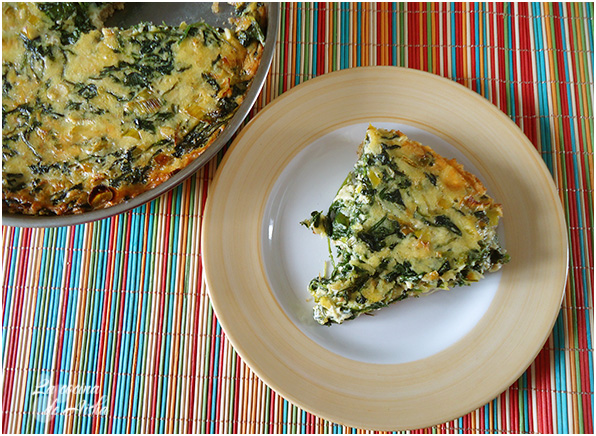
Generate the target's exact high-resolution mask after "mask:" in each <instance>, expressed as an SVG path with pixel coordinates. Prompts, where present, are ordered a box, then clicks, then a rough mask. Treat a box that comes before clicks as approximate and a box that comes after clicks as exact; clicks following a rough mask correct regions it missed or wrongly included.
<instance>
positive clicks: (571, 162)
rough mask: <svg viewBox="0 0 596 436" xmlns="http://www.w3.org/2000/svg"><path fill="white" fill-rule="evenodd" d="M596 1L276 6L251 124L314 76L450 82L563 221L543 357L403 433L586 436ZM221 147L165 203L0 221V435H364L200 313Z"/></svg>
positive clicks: (590, 390)
mask: <svg viewBox="0 0 596 436" xmlns="http://www.w3.org/2000/svg"><path fill="white" fill-rule="evenodd" d="M593 16H594V6H593V4H592V3H519V4H509V3H498V4H494V3H490V4H485V3H407V4H405V3H358V4H356V3H286V4H282V5H281V26H280V31H279V35H278V42H277V52H276V54H275V57H274V60H273V65H272V68H271V71H270V74H269V76H268V78H267V82H266V84H265V87H264V89H263V91H262V93H261V95H260V97H259V100H258V101H257V104H256V106H255V108H254V110H253V111H252V113H251V116H254V115H255V114H256V113H257V112H258V111H259V110H260V109H261V108H263V107H264V106H265V105H266V104H267V103H269V102H270V101H272V100H273V99H274V98H275V97H277V96H278V95H280V94H282V93H283V92H285V91H287V90H289V89H290V88H292V87H294V86H296V85H298V84H300V83H302V82H304V81H306V80H308V79H310V78H312V77H315V76H319V75H321V74H325V73H326V72H329V71H333V70H338V69H343V68H350V67H357V66H361V65H398V66H405V67H409V68H415V69H421V70H425V71H430V72H432V73H435V74H438V75H441V76H445V77H448V78H450V79H452V80H454V81H457V82H459V83H461V84H463V85H464V86H466V87H468V88H471V89H472V90H474V91H476V92H478V93H479V94H481V95H482V96H484V97H485V98H486V99H488V100H489V101H491V102H492V103H494V104H495V105H496V106H497V107H499V108H500V109H501V110H502V111H503V112H505V113H506V114H508V115H509V116H510V117H511V118H512V119H513V120H514V121H515V123H517V124H518V125H519V127H520V128H521V129H522V130H523V131H524V132H525V134H526V135H527V136H528V138H529V139H530V140H531V141H532V143H533V144H534V145H535V147H536V149H537V150H538V151H539V152H540V153H541V155H542V157H543V159H544V161H545V163H546V165H547V166H548V168H549V170H550V171H551V173H552V176H553V178H554V181H555V183H556V186H557V188H558V192H559V195H560V198H561V202H562V204H563V206H564V209H565V212H566V218H567V222H568V238H569V244H570V248H571V251H570V254H571V255H570V264H569V278H568V282H567V288H566V293H565V298H564V301H563V304H562V308H561V312H560V314H559V316H558V319H557V321H556V324H555V327H554V330H553V332H552V334H551V335H550V337H549V338H548V341H547V343H546V344H545V345H544V348H543V349H542V351H541V352H540V354H539V355H538V357H537V358H536V360H535V361H534V362H533V363H532V364H531V366H530V367H529V368H528V369H527V371H526V372H525V373H524V374H523V375H522V376H521V377H520V378H519V380H517V381H516V382H515V383H514V384H513V385H512V386H511V387H509V388H508V389H507V390H506V391H505V392H503V393H502V394H500V395H499V396H498V397H497V398H495V399H494V400H493V401H491V402H490V403H488V404H486V405H484V406H482V407H480V408H479V409H477V410H474V411H472V412H471V413H469V414H468V415H465V416H463V417H461V418H458V419H455V420H453V421H450V422H446V423H444V424H441V425H437V426H435V427H432V428H427V429H421V430H414V431H413V432H415V433H445V432H455V433H469V432H478V433H510V432H512V433H593V431H594V426H593V420H594V417H593V415H592V413H593V412H592V410H593V407H594V373H593V360H592V359H593V357H592V352H593V346H592V336H591V334H592V331H593V330H592V329H593V322H594V316H593V309H594V306H593V301H594V284H593V273H594V259H593V249H594V245H593V244H594V222H593V219H594V217H593V211H594V203H593V195H594V190H593V186H594V151H593V142H594V112H593V92H594V82H593V78H594V46H593V41H594V34H593V31H594V29H593V20H594V18H593ZM222 154H223V152H222V153H220V155H219V156H218V158H217V159H214V160H213V161H212V162H210V163H209V164H208V165H207V166H206V167H204V168H203V169H202V170H201V171H199V172H198V173H197V174H196V175H195V176H193V177H192V178H191V179H190V180H188V181H186V182H185V183H184V184H183V185H181V186H179V187H178V188H176V189H174V190H173V191H172V192H170V193H169V194H167V195H164V196H162V197H161V198H158V199H157V200H155V201H153V202H152V203H150V204H147V205H145V206H143V207H140V208H137V209H135V210H133V211H131V212H129V213H125V214H122V215H120V216H116V217H114V218H111V219H107V220H103V221H99V222H94V223H90V224H86V225H80V226H76V227H69V228H51V229H25V228H23V229H21V228H9V227H3V229H2V246H3V251H2V255H3V260H2V262H3V271H4V276H3V283H2V284H3V287H2V289H3V292H2V304H3V323H2V337H3V341H2V365H3V381H2V383H3V384H2V400H3V401H2V431H3V433H7V432H160V433H161V432H185V433H186V432H200V433H215V432H226V433H232V432H233V433H257V432H258V433H274V432H275V433H314V432H316V433H361V432H364V431H363V430H361V429H355V428H349V427H345V426H341V425H339V424H336V423H332V422H328V421H325V420H324V419H322V418H320V417H317V416H316V415H313V414H310V413H307V412H305V411H304V410H302V409H300V408H298V407H296V406H295V405H293V404H291V403H290V402H288V401H287V400H285V399H284V398H282V397H281V396H280V395H278V394H277V393H276V392H274V391H273V390H271V389H270V388H269V387H267V386H266V385H265V384H264V383H263V382H262V381H261V380H260V379H259V378H258V377H257V376H255V374H254V373H253V372H251V370H250V369H249V368H248V367H247V365H246V364H245V363H244V362H243V360H242V359H241V358H240V357H239V356H238V355H237V354H236V352H235V351H234V349H233V348H232V347H231V345H230V343H229V342H228V340H227V339H226V335H225V332H224V331H223V330H222V329H221V327H220V325H219V323H218V321H217V317H216V315H215V313H214V312H213V310H212V307H211V305H210V302H209V297H208V295H207V291H206V289H205V285H204V280H203V271H202V266H201V251H200V243H199V241H200V236H201V221H202V217H203V210H204V206H205V200H206V197H207V195H208V194H207V190H208V187H209V184H210V183H211V179H212V177H213V174H214V171H215V169H216V167H217V165H218V162H219V160H220V158H221V156H222Z"/></svg>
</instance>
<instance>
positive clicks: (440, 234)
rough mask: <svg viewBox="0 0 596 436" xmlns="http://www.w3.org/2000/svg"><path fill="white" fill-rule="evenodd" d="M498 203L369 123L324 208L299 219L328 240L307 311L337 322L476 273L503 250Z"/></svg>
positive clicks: (443, 162)
mask: <svg viewBox="0 0 596 436" xmlns="http://www.w3.org/2000/svg"><path fill="white" fill-rule="evenodd" d="M501 215H502V211H501V207H500V205H498V204H496V203H495V202H494V201H493V200H492V199H491V198H490V197H489V196H488V195H487V194H486V189H485V187H484V186H483V185H482V183H481V182H480V181H479V180H478V179H477V178H476V177H475V176H474V175H472V174H470V173H468V172H466V171H465V170H464V169H463V167H462V166H461V165H460V164H458V163H457V162H456V161H455V160H448V159H445V158H443V157H442V156H440V155H438V154H437V153H435V152H434V151H433V150H432V149H430V148H429V147H426V146H424V145H422V144H420V143H418V142H416V141H412V140H409V139H408V138H407V137H406V136H405V135H404V134H403V133H401V132H395V131H388V130H380V129H376V128H374V127H372V126H371V127H369V129H368V130H367V134H366V139H365V141H364V142H363V144H362V146H361V156H360V158H359V160H358V162H357V163H356V165H355V167H354V170H353V171H352V172H351V173H350V174H349V176H348V178H347V179H346V181H345V182H344V185H343V186H342V187H341V188H340V190H339V192H338V194H337V196H336V198H335V199H334V201H333V203H332V204H331V206H330V208H329V212H328V213H327V215H323V214H321V213H319V212H313V215H312V218H311V219H310V220H307V221H305V224H306V225H308V226H309V227H311V228H312V229H313V230H314V231H315V232H316V233H320V234H323V235H327V236H328V237H329V238H330V239H331V240H332V241H333V243H334V244H335V245H336V247H337V249H338V253H339V259H338V261H337V262H336V268H335V269H334V271H333V272H332V274H331V276H330V277H319V278H316V279H314V280H313V281H312V282H311V284H310V286H309V290H310V292H311V293H312V295H313V296H314V298H315V302H316V306H315V310H314V313H315V319H316V320H317V321H318V322H320V323H321V324H327V323H330V322H336V323H341V322H343V321H344V320H347V319H352V318H354V317H356V316H358V315H360V314H361V313H365V312H369V311H371V310H374V309H378V308H380V307H383V306H385V305H387V304H389V303H391V302H393V301H397V300H400V299H403V298H406V297H410V296H417V295H420V294H424V293H429V292H432V291H435V290H437V289H448V288H449V287H452V286H456V285H465V284H469V283H471V282H474V281H477V280H479V279H480V278H481V277H482V276H483V274H484V273H485V272H487V271H492V270H495V269H498V268H500V266H501V264H502V263H504V262H506V261H507V260H508V256H507V255H506V254H505V252H504V251H503V249H502V248H501V247H500V245H499V242H498V240H497V236H496V227H497V225H498V220H499V217H500V216H501Z"/></svg>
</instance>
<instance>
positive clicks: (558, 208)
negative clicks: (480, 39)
mask: <svg viewBox="0 0 596 436" xmlns="http://www.w3.org/2000/svg"><path fill="white" fill-rule="evenodd" d="M390 71H391V73H389V74H393V73H395V74H396V75H398V76H399V75H409V76H417V77H418V78H422V80H430V81H431V82H433V81H436V83H440V84H442V86H447V87H451V88H453V89H457V93H461V94H462V95H466V96H467V98H471V99H472V100H474V101H475V102H476V103H477V104H480V105H481V106H482V107H483V108H484V109H485V110H488V111H489V112H492V115H493V116H495V117H497V118H498V119H499V122H500V123H504V124H506V125H508V127H509V129H510V130H511V131H512V132H513V134H514V136H518V137H519V138H518V139H519V141H520V142H522V143H523V151H525V152H526V153H528V152H529V153H530V156H532V159H533V164H534V165H535V166H536V167H537V170H538V171H539V172H540V175H541V176H542V177H543V178H544V179H546V181H547V185H548V186H541V189H542V190H544V191H547V192H548V193H549V194H550V195H552V196H553V197H554V199H553V200H554V201H553V202H552V204H550V206H554V213H555V215H556V216H557V218H558V220H559V221H558V225H557V226H556V227H557V228H558V230H559V232H558V236H559V237H560V239H558V240H557V241H558V242H559V243H560V244H562V245H564V247H563V249H564V253H563V255H562V256H561V258H564V261H562V262H560V263H559V264H558V265H559V267H560V268H562V269H563V271H562V272H561V273H562V275H561V274H559V276H557V278H558V281H557V286H556V287H555V286H553V288H556V289H558V291H557V294H556V296H558V298H556V300H557V303H556V305H555V304H554V303H553V304H552V305H551V306H552V307H551V309H553V313H552V316H550V317H547V318H550V320H549V323H548V329H544V331H543V332H542V334H541V342H540V344H534V349H533V352H532V353H531V356H529V357H528V358H527V359H525V360H526V362H525V363H524V364H523V365H518V367H517V368H516V370H515V371H511V373H510V375H509V377H508V379H507V381H506V383H501V385H502V386H501V389H500V390H498V391H494V389H493V390H492V391H491V392H488V393H485V394H484V395H483V396H482V399H480V400H478V399H477V400H476V402H475V404H476V407H480V406H482V405H483V404H486V402H487V401H490V400H491V399H492V398H494V397H495V396H497V395H498V394H499V393H500V392H502V391H503V390H505V389H506V388H507V387H508V386H510V385H511V383H513V382H514V381H515V380H516V379H517V378H519V376H520V375H521V374H523V372H524V371H525V370H526V369H527V366H529V365H530V364H531V362H532V361H533V360H534V359H535V358H536V356H537V355H538V353H539V352H540V350H541V349H542V347H543V345H544V343H545V342H546V340H547V339H548V337H549V335H550V333H551V331H552V328H553V326H554V323H555V322H556V318H557V314H558V312H559V310H560V304H561V301H562V299H563V297H564V291H565V283H566V279H567V273H568V259H569V246H568V241H567V238H566V228H567V226H566V221H565V215H564V212H563V208H562V205H561V203H560V199H559V197H558V195H557V190H556V186H555V184H554V180H553V179H552V176H551V174H550V172H549V171H548V168H547V167H546V164H545V163H544V161H543V160H542V158H541V157H540V155H539V153H538V151H537V150H536V149H535V148H534V146H533V145H532V143H531V142H530V141H529V139H528V138H527V137H525V135H524V134H523V132H522V131H521V129H520V128H519V127H518V126H517V125H516V124H515V123H514V122H513V121H512V120H511V119H510V118H509V117H508V116H507V115H506V114H504V113H503V112H501V111H500V110H499V109H498V108H497V107H496V106H494V105H493V104H492V103H490V102H489V101H488V100H486V99H485V98H484V97H482V96H481V95H480V94H477V93H476V92H474V91H472V90H471V89H468V88H466V87H464V86H463V85H461V84H459V83H457V82H454V81H452V80H451V79H448V78H444V77H441V76H437V75H434V74H432V73H428V72H424V71H420V70H413V69H409V68H404V67H384V66H383V67H381V66H372V67H357V68H352V69H346V70H340V71H335V72H331V73H327V74H324V75H322V76H319V77H316V78H313V79H310V80H308V81H307V82H304V83H302V84H300V85H298V86H296V87H294V88H292V89H291V90H289V91H288V92H286V93H284V94H282V95H281V96H280V97H278V98H277V99H275V100H274V101H273V102H272V103H271V104H269V105H268V106H267V107H265V108H264V109H263V110H262V111H260V112H259V114H257V116H256V117H255V118H253V120H251V121H250V123H249V124H248V125H247V126H246V127H245V128H244V129H243V130H242V132H240V134H239V135H238V136H237V138H236V139H235V141H234V143H233V144H232V145H231V147H230V149H229V150H228V152H227V153H226V155H225V156H224V159H223V160H222V162H221V164H220V166H219V168H218V169H217V171H216V174H215V176H214V178H213V181H212V183H211V186H210V189H209V193H210V195H209V196H208V198H207V203H206V207H205V212H204V220H203V227H202V231H201V253H202V254H203V255H202V262H203V268H204V273H205V281H206V284H207V288H208V292H209V295H210V299H211V302H212V305H213V308H214V310H215V312H216V314H217V318H218V320H219V322H220V323H221V325H222V327H223V329H224V331H225V332H226V336H227V337H228V339H229V340H230V342H231V343H232V345H233V347H234V348H235V349H236V351H237V352H238V353H239V354H240V355H241V357H242V358H243V360H244V361H245V362H246V363H247V364H248V366H249V367H250V368H251V369H252V370H253V371H254V372H255V373H256V374H257V375H258V376H259V377H260V378H261V379H262V380H263V381H264V382H265V383H267V384H268V385H269V386H271V387H272V388H273V389H274V390H276V391H277V392H279V393H280V394H281V395H283V396H284V397H285V398H286V399H288V400H290V401H292V402H293V403H294V404H297V405H298V406H299V407H301V408H303V409H304V410H307V411H309V412H311V413H313V414H316V415H318V416H321V417H323V418H325V419H328V420H330V421H335V422H339V423H342V424H346V425H351V426H354V427H360V428H368V429H374V430H396V429H398V430H409V429H413V428H422V427H428V426H430V425H434V424H438V423H441V422H446V421H448V420H449V419H454V418H457V417H459V416H462V415H463V414H465V413H468V412H469V411H471V410H474V408H465V410H464V409H459V410H457V411H453V413H451V414H450V415H449V418H448V419H443V418H444V416H443V418H442V419H440V420H428V422H424V423H423V424H422V425H419V426H412V425H406V426H401V425H400V424H399V423H395V425H390V426H388V425H386V423H385V424H379V425H374V424H373V425H371V423H370V422H363V421H358V420H357V419H353V417H346V416H343V415H341V414H339V415H338V414H333V413H329V412H328V411H323V412H322V411H321V410H319V409H316V408H315V407H312V406H311V404H309V403H305V401H303V400H302V399H301V398H300V397H299V396H298V395H295V394H294V393H292V392H287V391H286V390H285V389H284V388H283V387H281V386H280V383H279V380H278V379H276V378H275V376H271V375H270V374H268V373H267V371H265V370H264V368H261V367H260V366H259V364H257V363H256V362H255V359H254V358H253V356H251V355H250V352H249V351H248V350H247V349H246V347H245V345H244V344H242V343H241V342H240V341H238V340H237V338H235V337H234V335H233V334H230V333H229V332H230V328H229V327H230V324H231V323H230V322H229V319H228V318H227V316H228V315H227V314H226V310H227V309H226V308H225V307H224V306H223V301H220V296H219V295H218V291H216V290H214V289H216V288H218V286H219V285H215V286H214V284H215V283H216V280H217V278H216V277H214V276H213V275H212V272H211V268H212V265H211V264H210V262H211V259H210V255H209V253H210V252H211V250H212V246H213V245H212V244H211V243H210V242H211V241H209V234H210V227H211V226H212V224H211V220H212V219H215V218H212V214H213V213H214V212H213V209H214V207H215V206H214V203H215V200H213V198H214V197H215V195H216V194H214V191H216V190H217V188H218V185H219V184H221V182H220V180H221V178H222V177H223V176H222V174H224V173H225V172H226V171H227V170H226V167H227V166H228V165H229V161H230V159H232V158H236V152H235V149H236V148H237V147H238V144H242V142H243V141H244V138H245V137H246V135H248V133H249V132H251V130H252V129H254V128H256V127H255V126H256V125H258V123H260V121H261V120H262V119H263V118H264V117H266V116H269V117H270V113H271V112H272V111H274V110H275V109H276V108H277V107H279V106H281V105H282V103H283V102H286V101H287V100H288V99H296V98H298V97H299V96H301V94H307V93H308V91H309V90H310V89H311V88H316V87H318V88H320V87H321V86H322V84H323V83H324V82H327V81H333V80H341V79H344V80H345V79H346V78H347V77H348V76H355V77H357V76H367V75H370V74H375V73H377V72H378V73H383V74H386V73H388V72H390ZM297 96H298V97H297ZM388 118H391V117H388ZM400 122H403V120H402V121H400ZM329 130H332V129H331V128H329ZM319 133H320V135H319V136H322V135H323V133H321V132H319ZM439 136H442V135H439ZM450 142H451V141H450ZM451 143H452V145H454V146H455V147H456V148H458V149H460V147H459V146H458V145H457V144H453V142H451ZM520 147H522V145H521V144H520ZM300 150H301V149H300ZM300 150H296V151H295V152H294V154H293V157H295V155H296V154H297V153H298V152H299V151H300ZM460 151H463V150H461V149H460ZM463 152H464V153H465V151H463ZM290 160H291V159H290ZM288 162H289V161H288ZM288 162H285V163H284V164H282V165H281V169H280V170H279V173H281V171H283V168H285V166H287V164H288ZM278 176H279V174H278ZM270 194H271V187H270V188H269V191H268V193H267V196H266V198H265V202H266V201H267V200H268V198H269V196H270ZM262 214H263V211H262V210H261V213H260V217H261V218H262ZM258 249H259V257H261V256H262V252H261V247H260V246H259V248H258ZM563 265H564V266H563ZM262 269H263V268H262ZM266 284H267V286H268V283H267V282H266ZM270 293H272V292H271V291H270ZM497 293H499V291H498V292H497ZM273 299H274V300H275V301H274V303H273V304H274V305H277V309H278V310H279V311H280V313H281V314H283V316H282V317H285V318H286V322H287V323H288V322H289V323H290V324H292V326H294V325H293V323H292V321H291V320H289V318H288V317H287V315H286V314H285V311H284V310H283V308H281V306H280V305H279V303H278V302H277V300H276V298H275V297H274V298H273ZM495 300H496V298H495ZM495 304H496V302H495V301H493V303H491V307H492V306H493V305H495ZM555 306H556V308H555ZM489 310H491V309H490V308H489ZM485 317H486V315H485ZM480 322H482V320H481V321H480ZM480 322H479V324H480ZM294 328H296V329H297V330H298V331H299V329H298V328H297V327H296V326H294ZM478 328H479V327H478V326H477V327H475V328H474V329H478ZM300 334H301V335H304V334H303V333H302V332H300ZM308 340H309V341H310V339H308ZM463 341H464V339H462V340H460V341H458V343H460V342H463ZM315 345H316V344H315ZM317 347H319V346H318V345H317ZM452 347H453V346H451V347H449V348H452ZM319 351H320V350H319ZM438 354H443V352H441V353H438ZM431 358H432V356H431V357H430V358H425V359H422V360H423V361H426V360H427V359H431ZM340 360H341V359H340ZM360 364H364V365H373V366H374V365H381V366H383V365H388V366H404V364H366V363H362V362H360ZM422 364H423V365H424V362H422ZM406 366H407V365H406ZM410 367H411V366H410ZM276 375H278V374H277V373H276ZM445 416H446V415H445Z"/></svg>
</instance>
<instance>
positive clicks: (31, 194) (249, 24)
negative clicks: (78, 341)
mask: <svg viewBox="0 0 596 436" xmlns="http://www.w3.org/2000/svg"><path fill="white" fill-rule="evenodd" d="M117 7H118V8H119V7H122V5H121V4H112V3H103V4H102V3H3V4H2V200H3V211H7V212H10V213H17V214H27V215H63V214H76V213H82V212H86V211H90V210H94V209H101V208H106V207H109V206H113V205H116V204H119V203H121V202H124V201H127V200H129V199H131V198H133V197H135V196H136V195H138V194H139V193H142V192H145V191H147V190H149V189H152V188H153V187H155V186H157V185H158V184H160V183H162V182H164V181H165V180H167V179H168V178H170V177H171V176H172V175H173V174H175V173H176V172H178V171H179V170H181V169H182V168H184V167H186V166H187V165H188V164H189V163H190V162H192V161H193V160H194V159H196V157H197V156H199V155H200V154H201V153H203V152H204V151H205V150H206V149H207V148H208V147H209V146H210V145H211V144H212V143H213V141H214V140H215V139H216V138H217V136H218V135H219V134H220V132H221V131H222V130H223V129H224V127H225V125H226V123H227V121H228V120H229V119H230V118H231V117H232V116H233V115H234V113H235V111H236V110H237V108H238V107H239V105H240V104H241V103H242V101H243V99H244V98H245V95H246V93H247V90H248V89H249V87H250V85H251V82H252V80H253V78H254V76H255V73H256V71H257V68H258V65H259V62H260V59H261V56H262V52H263V48H264V34H263V29H265V26H266V18H267V17H266V11H265V7H264V5H263V4H258V3H237V4H236V8H235V16H234V17H233V18H232V19H231V23H230V28H226V29H222V28H214V27H211V26H210V25H208V24H206V23H204V22H198V23H192V24H186V23H182V24H181V25H180V26H176V27H173V26H166V25H153V24H150V23H141V24H138V25H136V26H134V27H130V28H108V27H104V25H103V22H104V20H105V19H106V18H107V17H108V16H109V15H110V14H111V13H112V12H113V10H114V9H115V8H117Z"/></svg>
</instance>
